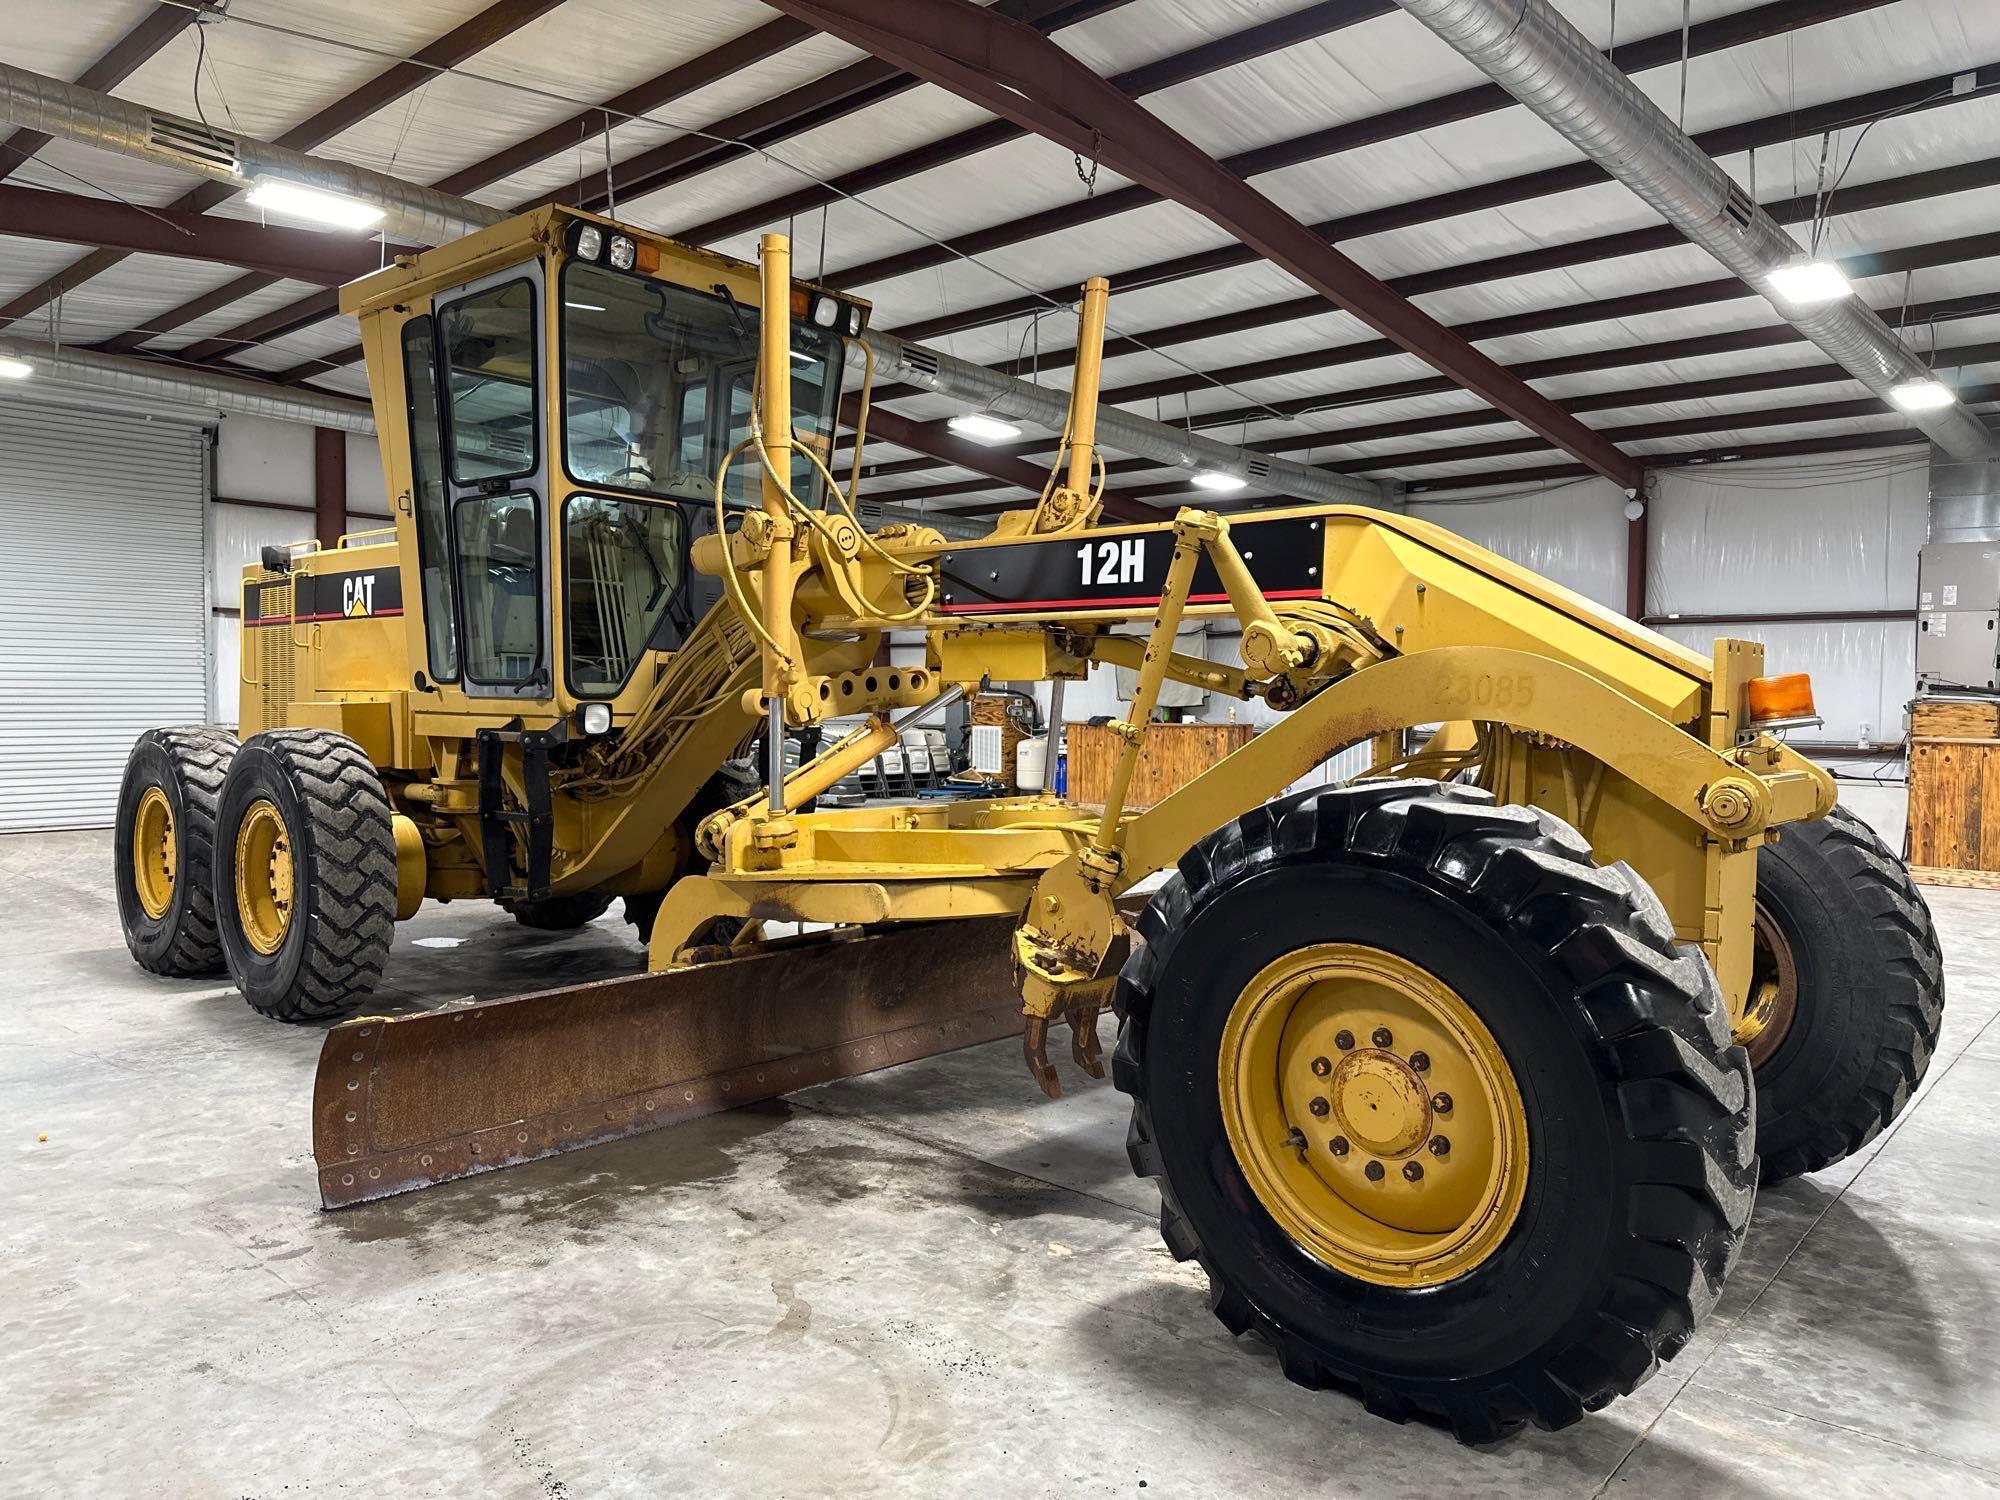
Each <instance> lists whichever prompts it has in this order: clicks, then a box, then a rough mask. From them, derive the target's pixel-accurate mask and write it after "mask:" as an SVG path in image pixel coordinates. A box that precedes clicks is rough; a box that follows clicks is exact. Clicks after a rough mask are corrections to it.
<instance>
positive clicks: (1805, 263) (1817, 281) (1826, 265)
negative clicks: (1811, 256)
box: [1770, 258, 1854, 307]
mask: <svg viewBox="0 0 2000 1500" xmlns="http://www.w3.org/2000/svg"><path fill="white" fill-rule="evenodd" d="M1770 280H1771V290H1772V291H1774V292H1776V293H1777V294H1778V295H1779V296H1780V297H1782V298H1783V299H1784V300H1785V301H1787V302H1789V303H1790V304H1791V305H1792V306H1793V307H1818V306H1820V305H1821V304H1823V303H1827V302H1838V301H1840V300H1841V298H1843V297H1852V296H1853V295H1854V283H1853V282H1851V281H1849V280H1848V279H1847V273H1846V272H1844V271H1842V270H1841V269H1840V267H1839V266H1837V265H1835V264H1834V263H1833V262H1832V261H1830V260H1807V259H1804V258H1801V259H1798V260H1790V261H1786V262H1785V263H1784V264H1783V265H1782V266H1776V267H1773V268H1772V271H1771V276H1770Z"/></svg>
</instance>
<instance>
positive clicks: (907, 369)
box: [847, 329, 1393, 507]
mask: <svg viewBox="0 0 2000 1500" xmlns="http://www.w3.org/2000/svg"><path fill="white" fill-rule="evenodd" d="M861 337H862V341H863V342H864V343H866V344H867V345H868V347H869V349H870V350H871V351H873V353H874V355H875V378H876V379H877V380H878V381H882V382H885V383H886V382H888V381H897V382H900V383H902V384H906V385H915V386H921V387H923V389H925V390H927V391H935V392H936V393H937V394H939V395H941V396H953V397H956V398H957V399H959V400H961V401H966V402H971V403H973V404H974V405H976V406H977V407H978V409H979V410H980V411H984V412H991V413H992V414H993V415H994V416H996V417H1010V418H1014V419H1016V420H1018V421H1022V422H1032V423H1033V424H1034V425H1035V426H1037V427H1045V428H1047V429H1048V430H1049V431H1051V432H1061V431H1062V430H1063V423H1064V421H1065V420H1066V419H1067V418H1068V415H1069V396H1068V393H1066V392H1064V391H1059V390H1053V389H1051V388H1049V387H1047V386H1040V385H1033V384H1030V383H1029V382H1028V381H1025V380H1017V379H1015V378H1014V377H1013V376H1011V375H1002V374H1000V373H999V372H998V371H997V370H989V369H987V368H986V367H985V366H984V365H976V364H974V363H972V361H970V360H965V359H957V358H955V357H953V356H952V355H949V354H940V353H938V352H937V351H936V350H935V349H926V348H925V347H924V346H923V345H921V344H910V343H905V342H904V341H903V340H901V339H899V338H897V337H895V335H893V334H888V333H877V332H875V331H874V330H873V329H870V330H869V331H868V332H866V333H864V334H862V336H861ZM847 358H848V364H849V366H850V367H851V368H853V369H855V370H859V369H861V368H862V367H863V365H864V363H865V361H864V360H863V359H862V356H861V355H860V353H859V352H858V351H854V350H851V349H850V351H849V353H848V357H847ZM1097 441H1098V443H1099V444H1101V445H1102V446H1104V447H1107V448H1116V449H1118V450H1119V451H1120V452H1123V453H1130V454H1132V455H1134V456H1135V457H1138V458H1148V459H1151V460H1153V461H1154V462H1155V463H1159V464H1164V465H1170V466H1172V467H1174V468H1180V469H1199V470H1204V471H1213V472H1215V473H1220V474H1232V475H1234V476H1236V477H1237V478H1239V479H1243V480H1245V481H1247V482H1248V483H1250V484H1253V485H1256V486H1258V487H1259V488H1262V489H1268V490H1275V491H1277V492H1279V493H1281V494H1285V495H1290V496H1293V497H1296V498H1297V499H1300V500H1318V501H1324V502H1327V503H1329V504H1334V505H1372V506H1376V507H1383V506H1389V505H1392V504H1393V498H1392V494H1391V492H1389V491H1387V490H1385V488H1384V487H1383V486H1381V485H1378V484H1374V483H1372V482H1370V481H1369V480H1366V479H1355V478H1351V477H1350V476H1348V475H1345V474H1335V473H1331V472H1329V471H1328V470H1325V469H1315V468H1313V467H1311V466H1310V465H1308V464H1302V463H1296V462H1294V461H1292V460H1290V459H1284V458H1274V457H1272V456H1271V455H1269V454H1266V453H1255V452H1252V451H1251V450H1250V449H1248V448H1238V447H1236V446H1234V445H1233V444H1230V443H1219V442H1217V441H1216V440H1215V439H1214V438H1209V437H1203V436H1201V435H1200V434H1199V433H1194V432H1188V431H1186V430H1185V429H1183V428H1180V427H1170V426H1168V425H1167V424H1166V423H1164V422H1154V421H1151V420H1149V419H1148V418H1145V417H1135V416H1132V415H1131V414H1130V413H1128V412H1122V411H1119V410H1118V409H1117V408H1116V407H1111V406H1100V407H1098V409H1097ZM884 498H892V496H891V495H886V494H885V497H884Z"/></svg>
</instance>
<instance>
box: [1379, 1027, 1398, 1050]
mask: <svg viewBox="0 0 2000 1500" xmlns="http://www.w3.org/2000/svg"><path fill="white" fill-rule="evenodd" d="M1395 1040H1396V1038H1395V1035H1394V1034H1393V1033H1392V1032H1391V1031H1390V1030H1389V1028H1388V1027H1386V1026H1377V1027H1376V1028H1375V1045H1376V1046H1378V1047H1386V1046H1388V1045H1389V1044H1390V1043H1391V1042H1393V1041H1395Z"/></svg>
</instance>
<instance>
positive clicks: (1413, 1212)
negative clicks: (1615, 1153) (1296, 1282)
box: [1217, 943, 1528, 1286]
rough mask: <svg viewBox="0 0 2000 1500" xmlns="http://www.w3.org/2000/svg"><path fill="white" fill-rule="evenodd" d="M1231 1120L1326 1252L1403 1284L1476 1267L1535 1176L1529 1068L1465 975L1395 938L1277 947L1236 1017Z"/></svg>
mask: <svg viewBox="0 0 2000 1500" xmlns="http://www.w3.org/2000/svg"><path fill="white" fill-rule="evenodd" d="M1218 1066H1219V1073H1218V1080H1217V1081H1218V1084H1219V1090H1220V1098H1221V1102H1222V1110H1223V1122H1224V1126H1225V1128H1226V1130H1227V1131H1228V1134H1229V1139H1230V1144H1231V1146H1232V1148H1233V1149H1234V1151H1235V1154H1236V1158H1237V1161H1238V1163H1239V1164H1240V1165H1241V1166H1242V1168H1243V1171H1244V1175H1245V1177H1246V1178H1247V1179H1248V1180H1249V1183H1250V1186H1251V1190H1252V1191H1253V1192H1254V1193H1256V1195H1257V1198H1258V1201H1259V1202H1260V1203H1262V1204H1263V1206H1264V1208H1265V1209H1266V1210H1267V1211H1268V1212H1269V1213H1270V1214H1271V1216H1272V1218H1273V1219H1275V1220H1276V1221H1277V1223H1278V1225H1279V1226H1280V1227H1281V1228H1282V1229H1284V1231H1285V1232H1286V1233H1287V1234H1288V1235H1289V1236H1290V1237H1291V1238H1292V1239H1293V1240H1294V1241H1295V1242H1296V1243H1297V1244H1298V1245H1299V1246H1300V1248H1302V1249H1304V1250H1305V1251H1307V1252H1308V1253H1309V1254H1311V1255H1313V1256H1315V1257H1316V1258H1317V1259H1319V1260H1321V1261H1324V1262H1325V1263H1327V1264H1328V1265H1331V1266H1333V1267H1334V1268H1335V1269H1337V1270H1341V1271H1344V1272H1347V1273H1348V1274H1350V1275H1353V1276H1357V1277H1360V1278H1361V1279H1363V1280H1367V1281H1371V1282H1375V1283H1376V1284H1378V1285H1386V1286H1429V1285H1435V1284H1437V1283H1439V1282H1442V1281H1447V1280H1450V1279H1452V1278H1454V1277H1456V1276H1460V1275H1463V1274H1464V1273H1465V1272H1466V1271H1468V1270H1470V1269H1471V1268H1472V1267H1473V1266H1475V1265H1477V1264H1479V1262H1480V1261H1482V1260H1484V1259H1485V1258H1486V1257H1487V1256H1488V1255H1490V1254H1492V1253H1493V1251H1494V1250H1496V1249H1497V1248H1498V1247H1499V1245H1500V1243H1501V1242H1502V1241H1503V1240H1504V1239H1505V1238H1506V1235H1507V1231H1508V1230H1509V1229H1510V1228H1511V1227H1512V1225H1513V1222H1514V1218H1515V1216H1516V1214H1517V1213H1518V1212H1519V1209H1520V1205H1521V1201H1522V1198H1523V1196H1524V1195H1525V1192H1526V1183H1527V1165H1528V1152H1527V1118H1526V1110H1525V1106H1524V1105H1523V1103H1522V1100H1521V1094H1520V1090H1519V1088H1518V1086H1517V1085H1516V1083H1515V1081H1514V1076H1513V1072H1512V1069H1511V1068H1510V1067H1509V1065H1508V1063H1507V1060H1506V1058H1505V1056H1504V1055H1503V1054H1502V1053H1501V1051H1500V1048H1499V1044H1498V1043H1497V1042H1496V1041H1495V1040H1494V1039H1493V1036H1492V1033H1491V1032H1490V1031H1488V1030H1487V1028H1486V1026H1485V1023H1484V1022H1483V1021H1481V1020H1480V1018H1479V1017H1478V1015H1477V1014H1476V1013H1475V1012H1474V1011H1473V1010H1472V1008H1471V1007H1470V1006H1469V1005H1468V1004H1467V1003H1466V1002H1465V1000H1464V999H1463V998H1462V997H1461V996H1460V995H1459V994H1458V993H1457V991H1455V990H1453V989H1452V988H1451V987H1450V986H1448V985H1446V984H1444V983H1443V982H1442V981H1440V980H1438V979H1437V978H1436V977H1435V976H1434V975H1432V974H1430V973H1429V972H1428V971H1426V970H1424V969H1423V968H1422V967H1420V966H1419V965H1417V964H1414V963H1412V962H1410V961H1409V960H1407V959H1405V958H1402V957H1400V956H1399V955H1396V954H1392V953H1388V952H1386V951H1384V950H1381V949H1376V948H1370V947H1366V946H1363V945H1359V944H1346V943H1329V944H1319V945H1315V946H1312V947H1309V948H1303V949H1300V950H1298V951H1297V952H1295V953H1292V954H1289V955H1287V956H1286V957H1285V958H1283V959H1280V960H1278V961H1277V962H1276V963H1273V964H1272V965H1270V966H1269V967H1268V968H1266V969H1265V970H1264V971H1263V972H1262V973H1260V974H1258V975H1257V977H1256V978H1255V979H1253V980H1252V981H1251V983H1250V984H1249V985H1248V986H1247V987H1246V988H1245V990H1244V992H1243V994H1242V996H1241V997H1239V999H1238V1001H1237V1003H1236V1005H1235V1006H1234V1008H1233V1009H1232V1010H1231V1012H1230V1016H1229V1020H1228V1022H1227V1024H1226V1026H1225V1028H1224V1034H1223V1047H1222V1053H1221V1057H1220V1059H1219V1065H1218Z"/></svg>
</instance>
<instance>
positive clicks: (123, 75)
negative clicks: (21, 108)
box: [0, 5, 195, 179]
mask: <svg viewBox="0 0 2000 1500" xmlns="http://www.w3.org/2000/svg"><path fill="white" fill-rule="evenodd" d="M194 18H195V12H194V11H193V10H192V9H191V8H190V7H188V6H186V5H156V6H154V7H153V8H152V9H151V10H150V11H148V12H147V13H146V14H145V15H144V16H143V17H142V18H141V19H140V20H139V22H138V24H137V25H135V26H133V27H132V29H131V30H130V31H128V32H126V33H125V34H124V35H123V36H121V37H120V38H119V39H118V40H117V41H115V42H113V43H112V44H111V45H110V46H109V47H107V48H106V49H105V50H104V51H103V52H102V53H100V54H99V55H98V57H97V60H96V61H95V62H93V63H92V64H91V65H90V66H89V67H87V68H85V69H84V70H83V72H82V73H80V74H78V75H77V80H76V81H77V82H78V83H80V84H82V85H83V86H84V87H85V88H87V89H99V90H103V91H106V92H108V91H110V90H111V89H115V88H117V87H118V85H119V84H121V83H123V82H124V81H125V80H126V79H127V78H129V77H131V76H132V74H133V73H135V72H137V71H138V69H139V67H140V66H141V65H142V64H143V63H145V62H146V61H147V59H149V58H150V57H152V56H153V54H154V53H156V52H158V51H159V50H160V49H161V48H162V47H164V46H166V45H167V43H168V42H171V41H172V40H173V39H174V38H175V37H177V36H179V35H180V34H181V33H182V32H183V31H185V30H186V29H187V28H188V26H189V25H190V24H191V23H192V22H193V20H194ZM52 139H53V137H51V136H48V135H44V134H43V133H42V132H41V131H39V130H17V131H15V132H14V133H13V134H12V135H10V136H8V137H7V139H6V140H4V141H0V179H4V178H6V177H8V176H10V175H11V174H12V173H13V171H14V170H15V168H17V167H19V166H20V165H21V164H22V163H24V162H26V161H27V160H28V159H29V158H30V157H32V156H33V155H34V154H35V153H36V152H37V151H39V150H41V149H42V147H44V146H46V145H47V144H48V143H49V142H50V141H51V140H52Z"/></svg>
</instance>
